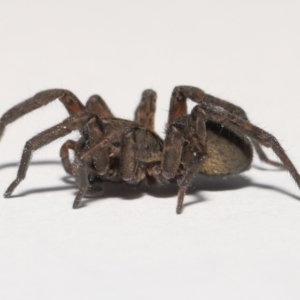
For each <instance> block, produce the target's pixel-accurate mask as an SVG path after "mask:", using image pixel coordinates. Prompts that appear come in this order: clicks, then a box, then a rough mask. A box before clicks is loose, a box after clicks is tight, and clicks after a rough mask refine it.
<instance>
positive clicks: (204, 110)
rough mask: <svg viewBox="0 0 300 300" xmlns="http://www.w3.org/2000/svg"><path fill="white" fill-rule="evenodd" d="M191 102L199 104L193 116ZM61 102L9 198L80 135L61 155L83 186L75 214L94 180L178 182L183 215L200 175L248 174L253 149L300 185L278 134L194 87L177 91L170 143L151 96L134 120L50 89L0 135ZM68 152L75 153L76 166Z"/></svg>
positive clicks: (29, 145) (15, 111) (15, 114)
mask: <svg viewBox="0 0 300 300" xmlns="http://www.w3.org/2000/svg"><path fill="white" fill-rule="evenodd" d="M187 98H189V99H191V100H192V101H194V102H196V103H197V105H196V106H195V107H194V108H193V109H192V111H191V113H190V114H188V112H187V103H186V100H187ZM55 99H59V100H60V101H61V102H62V103H63V105H64V106H65V108H66V109H67V111H68V112H69V114H70V117H68V118H67V119H66V120H64V121H63V122H61V123H59V124H57V125H55V126H53V127H51V128H49V129H47V130H45V131H43V132H41V133H39V134H38V135H36V136H34V137H33V138H32V139H30V140H29V141H27V142H26V144H25V147H24V150H23V154H22V158H21V163H20V166H19V170H18V174H17V178H16V179H15V180H14V181H13V182H12V183H11V185H10V186H9V187H8V189H7V190H6V192H5V194H4V196H5V197H10V196H11V194H12V193H13V191H14V190H15V188H16V187H17V186H18V185H19V183H20V182H21V181H22V180H23V179H24V178H25V175H26V172H27V169H28V166H29V162H30V158H31V155H32V153H33V152H34V151H36V150H37V149H39V148H41V147H43V146H45V145H47V144H49V143H51V142H52V141H54V140H56V139H58V138H60V137H63V136H65V135H67V134H69V133H70V132H72V131H74V130H78V131H79V132H80V133H81V138H80V139H79V140H78V141H73V140H68V141H67V142H65V143H64V144H63V146H62V147H61V150H60V156H61V160H62V165H63V167H64V169H65V171H66V172H67V173H69V174H71V175H72V176H74V178H75V180H76V182H77V184H78V187H79V191H78V194H77V196H76V198H75V201H74V204H73V208H78V207H79V206H80V201H81V199H82V197H83V196H84V195H85V194H86V193H88V192H95V187H94V190H93V182H95V181H98V182H99V181H100V182H104V181H114V182H125V183H128V184H133V185H137V184H139V183H140V182H142V181H146V182H147V183H149V184H166V183H169V182H177V184H178V187H179V193H178V204H177V209H176V211H177V213H178V214H180V213H181V211H182V206H183V200H184V195H185V193H186V189H187V187H188V186H189V185H190V184H191V182H192V180H193V178H194V176H195V175H196V174H198V173H201V174H206V175H232V174H238V173H240V172H243V171H245V170H247V169H249V168H250V166H251V162H252V156H253V153H252V145H253V146H254V148H255V150H256V152H257V153H258V156H259V157H260V159H261V160H262V161H264V162H266V163H268V164H271V165H274V166H278V167H281V168H285V169H287V170H288V171H289V172H290V174H291V175H292V176H293V178H294V180H295V181H296V183H297V184H298V186H299V187H300V175H299V173H298V172H297V170H296V168H295V167H294V165H293V163H292V162H291V160H290V159H289V157H288V156H287V155H286V154H285V152H284V150H283V148H282V147H281V145H280V144H279V143H278V141H277V140H276V138H275V137H274V136H272V135H271V134H269V133H267V132H266V131H264V130H263V129H261V128H259V127H257V126H255V125H253V124H252V123H250V122H249V120H248V118H247V115H246V114H245V112H244V111H243V110H242V109H241V108H239V107H237V106H235V105H233V104H231V103H229V102H226V101H224V100H221V99H218V98H216V97H213V96H211V95H208V94H206V93H204V92H203V91H202V90H200V89H198V88H196V87H190V86H177V87H175V88H174V90H173V92H172V96H171V103H170V111H169V120H168V123H167V128H166V138H165V140H164V141H163V140H162V139H161V138H160V136H159V135H158V134H157V133H156V132H155V131H154V114H155V108H156V93H155V92H154V91H153V90H145V91H144V92H143V94H142V99H141V102H140V104H139V106H138V107H137V109H136V111H135V118H134V121H128V120H122V119H118V118H116V117H114V115H113V114H112V113H111V111H110V110H109V108H108V106H107V105H106V103H105V102H104V100H103V99H102V98H101V97H100V96H98V95H94V96H91V97H90V98H89V99H88V101H87V103H86V105H85V106H84V105H83V104H82V103H81V102H80V101H79V100H78V98H77V97H76V96H75V95H74V94H73V93H71V92H70V91H67V90H62V89H52V90H46V91H43V92H40V93H38V94H36V95H35V96H33V97H32V98H29V99H27V100H25V101H24V102H22V103H20V104H18V105H16V106H14V107H13V108H11V109H10V110H8V111H7V112H6V113H5V114H4V115H3V116H2V118H1V119H0V136H2V134H3V131H4V129H5V127H6V126H7V125H8V124H10V123H12V122H14V121H15V120H17V119H18V118H20V117H22V116H23V115H25V114H27V113H29V112H31V111H33V110H35V109H37V108H39V107H41V106H43V105H46V104H48V103H49V102H51V101H53V100H55ZM261 145H263V146H265V147H269V148H272V150H273V151H274V152H275V153H276V154H277V156H278V157H279V158H280V160H281V161H282V164H281V163H278V162H275V161H272V160H269V159H268V157H267V156H266V154H265V153H264V152H263V150H262V148H261ZM69 150H73V151H74V153H75V158H74V160H73V161H71V160H70V158H69ZM101 191H102V189H101V188H99V187H98V188H96V192H101Z"/></svg>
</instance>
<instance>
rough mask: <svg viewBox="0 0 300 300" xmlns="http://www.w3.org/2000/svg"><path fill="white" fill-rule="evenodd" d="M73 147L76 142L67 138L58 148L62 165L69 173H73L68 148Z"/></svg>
mask: <svg viewBox="0 0 300 300" xmlns="http://www.w3.org/2000/svg"><path fill="white" fill-rule="evenodd" d="M75 147H76V142H75V141H72V140H68V141H66V142H65V143H64V144H63V145H62V147H61V148H60V158H61V162H62V165H63V167H64V169H65V171H66V172H67V173H68V174H70V175H74V174H73V172H72V163H71V161H70V156H69V150H73V151H75Z"/></svg>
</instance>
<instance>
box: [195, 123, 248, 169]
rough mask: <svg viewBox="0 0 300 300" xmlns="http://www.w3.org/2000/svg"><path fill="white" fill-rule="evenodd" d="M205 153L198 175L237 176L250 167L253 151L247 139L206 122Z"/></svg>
mask: <svg viewBox="0 0 300 300" xmlns="http://www.w3.org/2000/svg"><path fill="white" fill-rule="evenodd" d="M206 151H207V157H206V159H205V160H204V161H203V163H202V164H201V165H200V166H199V173H204V174H208V175H230V174H238V173H241V172H243V171H245V170H247V169H249V168H250V166H251V162H252V157H253V151H252V146H251V144H250V141H249V139H248V138H247V137H241V136H239V135H238V134H236V133H235V132H233V131H231V130H229V129H227V128H226V127H222V126H221V125H218V124H216V123H212V122H207V135H206Z"/></svg>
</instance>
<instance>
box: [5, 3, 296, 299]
mask: <svg viewBox="0 0 300 300" xmlns="http://www.w3.org/2000/svg"><path fill="white" fill-rule="evenodd" d="M299 13H300V4H299V1H233V0H232V1H212V0H210V1H202V0H195V1H192V0H183V1H179V0H173V1H163V0H160V1H156V0H152V1H137V0H136V1H118V0H117V1H92V0H85V1H76V0H73V1H67V0H65V1H64V0H60V1H56V0H51V1H30V0H29V1H4V0H0V82H1V84H0V86H1V89H0V99H1V100H0V102H1V103H0V112H1V113H2V112H3V113H4V112H5V111H6V110H7V109H9V108H10V107H11V106H13V105H15V104H17V103H19V102H20V101H22V100H24V99H26V98H28V97H30V96H32V95H33V94H35V93H36V92H38V91H41V90H45V89H48V88H53V87H56V88H66V89H70V90H71V91H73V92H74V93H75V94H76V95H77V96H78V97H79V98H80V99H81V100H82V101H83V102H85V101H86V99H87V98H88V97H89V96H90V95H91V94H94V93H99V94H100V95H102V97H103V98H104V99H105V100H106V101H107V103H108V104H109V106H110V107H111V109H112V111H113V112H114V113H115V115H117V116H118V117H122V118H128V119H131V118H132V117H133V112H134V110H135V107H136V105H137V103H138V102H139V97H140V94H141V92H142V90H143V89H145V88H153V89H155V90H156V91H157V93H158V103H157V116H156V117H157V118H156V129H157V132H158V133H159V134H161V135H163V134H164V124H165V122H166V120H167V116H168V107H169V98H170V94H171V91H172V89H173V87H174V86H175V85H180V84H186V85H194V86H198V87H200V88H202V89H204V90H205V91H207V92H208V93H211V94H213V95H216V96H219V97H221V98H224V99H227V100H230V101H232V102H234V103H235V104H237V105H240V106H242V107H243V108H244V109H245V110H246V111H247V112H248V115H249V117H250V119H251V120H252V122H253V123H255V124H256V125H258V126H261V127H262V128H264V129H266V130H267V131H269V132H271V133H272V134H274V135H275V136H276V137H277V138H278V140H279V141H280V142H281V143H282V145H283V147H284V148H285V150H286V151H287V153H288V155H289V156H290V158H291V159H292V160H293V162H294V163H295V165H296V166H298V167H299V168H300V154H299V150H300V134H299V124H300V121H299V109H300V104H299V103H300V95H299V79H300V42H299V37H300V22H299ZM66 117H67V113H66V111H65V109H64V108H63V106H62V105H61V103H60V102H59V101H56V102H53V103H51V104H50V105H48V106H47V107H43V108H41V109H39V110H38V111H36V112H33V113H31V114H30V115H27V116H26V117H24V118H22V119H20V120H18V122H15V123H14V124H13V125H10V126H9V128H7V130H6V132H5V135H4V137H3V138H2V141H1V145H0V191H1V192H2V193H3V192H4V191H5V189H6V188H7V186H8V185H9V184H10V182H11V181H12V180H13V179H14V178H15V176H16V172H17V165H18V162H19V158H20V156H21V153H22V149H23V146H24V144H25V142H26V140H27V139H29V138H30V137H32V136H33V135H35V134H36V133H38V132H40V131H41V130H43V129H45V128H48V127H49V126H51V125H54V124H57V123H59V122H60V121H62V120H63V119H64V118H66ZM75 137H76V134H75ZM73 138H74V135H73ZM64 140H65V139H61V140H59V141H57V142H54V143H53V144H51V145H49V146H47V147H45V148H43V149H41V150H39V151H37V152H36V153H35V154H34V156H33V162H39V164H35V165H32V166H31V167H30V168H29V171H28V176H27V178H26V180H25V181H24V182H22V183H21V184H20V186H19V187H18V188H17V189H16V191H15V193H14V195H15V196H16V197H13V198H11V199H5V198H1V199H0V298H1V299H56V300H57V299H299V297H300V287H299V280H300V202H299V200H300V197H299V195H300V193H299V188H298V187H297V186H296V184H295V183H294V182H293V180H292V178H291V176H290V175H289V174H288V173H287V172H284V171H278V170H276V169H275V168H272V167H269V166H267V165H264V164H262V163H261V162H259V161H258V159H257V158H255V159H254V168H252V169H251V170H250V171H248V172H246V173H244V174H242V175H240V176H237V177H234V178H228V179H224V180H223V179H216V180H211V179H207V178H202V177H201V178H197V181H196V182H195V183H194V184H193V186H192V188H191V190H190V193H189V194H188V195H187V196H186V202H185V203H186V205H185V206H184V211H183V213H182V215H180V216H178V215H176V214H175V207H176V200H177V199H176V198H177V189H176V187H174V186H171V187H166V188H163V189H148V188H145V187H137V188H130V187H127V186H125V185H107V186H106V187H105V190H106V192H105V194H104V195H103V197H99V198H97V199H85V201H84V204H85V206H84V207H83V208H81V209H78V210H73V209H72V208H71V206H72V202H73V199H74V197H75V194H76V186H75V185H74V183H73V182H72V180H71V182H70V179H69V178H67V177H66V174H65V173H64V171H63V169H62V167H61V165H60V163H59V155H58V152H59V148H60V145H61V144H62V143H63V141H64ZM268 154H269V155H270V157H271V158H273V159H276V157H275V155H273V154H272V151H268ZM66 181H67V182H66Z"/></svg>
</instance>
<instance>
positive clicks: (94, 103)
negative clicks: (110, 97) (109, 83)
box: [86, 95, 114, 118]
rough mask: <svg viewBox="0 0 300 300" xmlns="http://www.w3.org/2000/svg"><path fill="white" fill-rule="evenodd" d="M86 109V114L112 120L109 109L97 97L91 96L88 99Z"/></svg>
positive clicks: (112, 116)
mask: <svg viewBox="0 0 300 300" xmlns="http://www.w3.org/2000/svg"><path fill="white" fill-rule="evenodd" d="M86 109H87V111H88V112H90V113H93V114H96V115H97V116H98V117H99V118H114V115H113V114H112V112H111V111H110V109H109V107H108V106H107V104H106V103H105V101H104V100H103V99H102V98H101V97H100V96H99V95H93V96H91V97H90V98H89V99H88V101H87V103H86Z"/></svg>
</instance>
